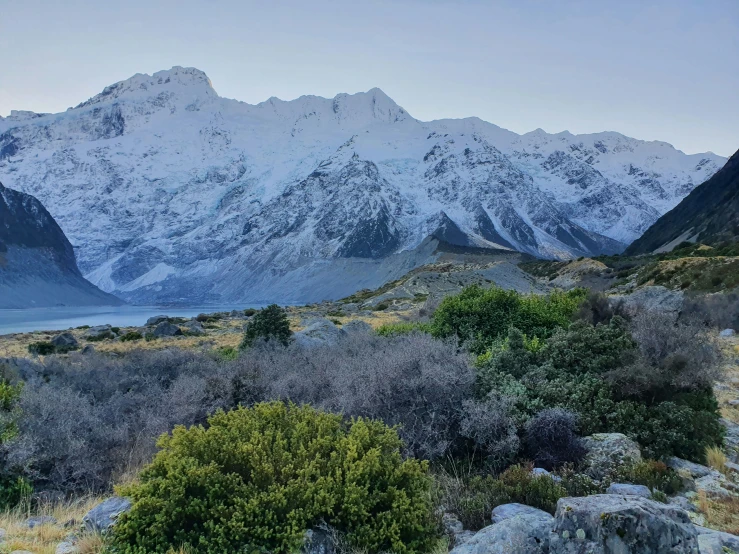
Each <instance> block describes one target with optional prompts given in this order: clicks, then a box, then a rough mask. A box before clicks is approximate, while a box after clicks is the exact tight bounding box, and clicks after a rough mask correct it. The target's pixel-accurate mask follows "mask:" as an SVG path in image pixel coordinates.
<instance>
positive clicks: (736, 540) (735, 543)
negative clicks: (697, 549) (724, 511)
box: [695, 525, 739, 554]
mask: <svg viewBox="0 0 739 554" xmlns="http://www.w3.org/2000/svg"><path fill="white" fill-rule="evenodd" d="M695 530H696V532H697V533H698V539H699V540H700V539H701V538H704V542H705V543H706V544H713V543H715V542H716V541H717V542H718V543H719V544H720V545H721V550H719V552H721V553H722V554H724V553H726V551H727V550H729V551H733V552H739V537H738V536H736V535H732V534H731V533H724V532H723V531H716V530H715V529H708V528H706V527H701V526H699V525H696V526H695ZM709 537H710V538H711V540H710V541H709V540H708V538H709ZM724 549H727V550H724ZM701 554H703V550H701Z"/></svg>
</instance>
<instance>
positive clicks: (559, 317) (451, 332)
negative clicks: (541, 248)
mask: <svg viewBox="0 0 739 554" xmlns="http://www.w3.org/2000/svg"><path fill="white" fill-rule="evenodd" d="M584 296H585V291H584V290H581V289H577V290H574V291H570V292H553V293H551V294H550V295H547V296H542V295H534V294H531V295H522V294H520V293H518V292H516V291H513V290H503V289H500V288H496V287H493V288H490V289H483V288H481V287H479V286H477V285H472V286H470V287H467V288H466V289H464V290H463V291H462V292H460V293H459V294H457V295H454V296H447V297H446V298H445V299H444V300H443V301H442V302H441V304H439V307H438V308H437V309H436V311H435V312H434V316H433V333H434V335H435V336H437V337H451V336H456V337H458V339H459V341H460V342H469V343H471V345H472V349H473V351H475V352H477V353H481V352H484V351H485V349H487V348H488V347H489V346H490V344H491V343H493V342H494V341H495V340H497V339H499V338H501V337H505V335H506V334H507V333H508V330H509V329H510V328H511V327H516V328H517V329H519V330H520V331H521V332H523V333H524V334H525V335H526V336H528V337H534V336H537V337H541V338H544V337H548V336H549V335H551V334H552V332H553V331H554V330H555V329H556V328H558V327H563V326H567V325H569V322H570V319H571V318H572V316H573V314H574V313H575V311H576V310H577V309H578V306H579V305H580V304H581V302H582V300H583V298H584Z"/></svg>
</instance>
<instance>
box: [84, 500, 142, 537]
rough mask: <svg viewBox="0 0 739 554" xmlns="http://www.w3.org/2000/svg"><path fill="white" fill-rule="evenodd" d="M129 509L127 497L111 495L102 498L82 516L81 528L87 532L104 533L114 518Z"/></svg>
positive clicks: (129, 504)
mask: <svg viewBox="0 0 739 554" xmlns="http://www.w3.org/2000/svg"><path fill="white" fill-rule="evenodd" d="M130 509H131V501H130V500H128V498H122V497H120V496H112V497H110V498H108V499H107V500H104V501H103V502H101V503H100V504H98V505H97V506H95V507H94V508H93V509H92V510H90V511H89V512H87V513H86V514H85V516H84V517H83V518H82V529H83V531H86V532H88V533H104V532H105V531H107V530H108V529H110V528H111V527H112V526H113V524H114V523H115V520H116V519H117V518H118V516H119V515H121V514H122V513H124V512H127V511H129V510H130Z"/></svg>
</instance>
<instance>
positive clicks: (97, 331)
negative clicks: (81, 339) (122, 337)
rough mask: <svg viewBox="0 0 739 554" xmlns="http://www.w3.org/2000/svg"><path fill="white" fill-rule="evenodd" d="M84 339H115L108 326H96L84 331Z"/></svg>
mask: <svg viewBox="0 0 739 554" xmlns="http://www.w3.org/2000/svg"><path fill="white" fill-rule="evenodd" d="M85 338H86V339H88V340H102V339H112V338H115V333H114V332H113V329H112V328H111V326H110V325H96V326H95V327H90V328H89V329H88V330H87V331H85Z"/></svg>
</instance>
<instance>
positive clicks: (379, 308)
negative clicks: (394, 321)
mask: <svg viewBox="0 0 739 554" xmlns="http://www.w3.org/2000/svg"><path fill="white" fill-rule="evenodd" d="M389 307H390V304H388V303H387V302H380V303H379V304H377V305H376V306H375V307H374V308H372V309H373V310H374V311H376V312H384V311H385V310H387V309H388V308H389Z"/></svg>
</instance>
